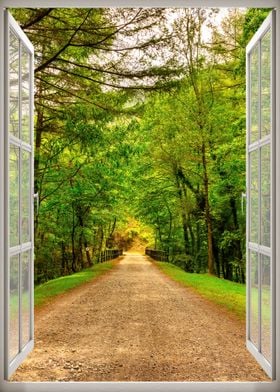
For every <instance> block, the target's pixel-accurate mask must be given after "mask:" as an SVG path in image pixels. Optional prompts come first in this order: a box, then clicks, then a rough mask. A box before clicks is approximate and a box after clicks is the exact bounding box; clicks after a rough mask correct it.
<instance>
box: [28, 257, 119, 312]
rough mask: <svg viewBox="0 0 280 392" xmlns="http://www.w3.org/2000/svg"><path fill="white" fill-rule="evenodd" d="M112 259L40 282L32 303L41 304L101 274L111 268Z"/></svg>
mask: <svg viewBox="0 0 280 392" xmlns="http://www.w3.org/2000/svg"><path fill="white" fill-rule="evenodd" d="M114 264H115V262H114V261H107V262H106V263H101V264H95V265H94V266H93V267H91V268H87V269H84V270H83V271H80V272H77V273H75V274H72V275H67V276H62V277H60V278H57V279H52V280H49V281H48V282H46V283H43V284H40V285H39V286H36V287H35V290H34V304H35V306H41V305H44V304H45V303H47V302H48V301H49V300H50V299H52V298H53V297H55V296H57V295H59V294H63V293H65V292H66V291H68V290H71V289H73V288H74V287H78V286H80V285H81V284H83V283H87V282H89V281H91V280H92V279H95V278H97V277H98V276H101V275H103V274H104V273H106V272H107V271H109V270H111V269H112V268H113V266H114Z"/></svg>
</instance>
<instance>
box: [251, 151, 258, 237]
mask: <svg viewBox="0 0 280 392" xmlns="http://www.w3.org/2000/svg"><path fill="white" fill-rule="evenodd" d="M258 155H259V152H258V151H257V150H256V151H253V152H251V153H250V242H254V243H258V232H259V217H258V214H259V199H258V197H259V184H258V161H259V159H258Z"/></svg>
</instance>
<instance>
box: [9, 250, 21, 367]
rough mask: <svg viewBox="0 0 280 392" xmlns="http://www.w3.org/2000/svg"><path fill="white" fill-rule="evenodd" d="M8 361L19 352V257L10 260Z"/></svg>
mask: <svg viewBox="0 0 280 392" xmlns="http://www.w3.org/2000/svg"><path fill="white" fill-rule="evenodd" d="M9 311H10V320H9V321H10V322H9V360H10V362H11V360H12V359H13V358H14V357H15V356H16V355H17V353H18V352H19V256H18V255H17V256H13V257H11V258H10V302H9Z"/></svg>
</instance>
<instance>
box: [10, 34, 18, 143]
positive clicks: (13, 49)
mask: <svg viewBox="0 0 280 392" xmlns="http://www.w3.org/2000/svg"><path fill="white" fill-rule="evenodd" d="M9 85H10V93H9V113H10V117H9V118H10V121H9V132H10V133H11V134H12V135H14V136H16V137H19V40H18V38H17V37H16V35H15V34H14V33H13V32H12V31H11V30H10V46H9Z"/></svg>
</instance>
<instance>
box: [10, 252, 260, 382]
mask: <svg viewBox="0 0 280 392" xmlns="http://www.w3.org/2000/svg"><path fill="white" fill-rule="evenodd" d="M35 317H36V318H35V325H36V331H35V336H36V344H35V349H34V351H33V353H32V354H31V355H30V356H29V357H28V359H27V360H26V361H25V362H24V364H23V365H22V366H21V367H20V368H19V369H18V371H17V372H16V373H15V375H14V376H13V378H12V380H16V381H54V380H59V381H235V380H240V381H245V380H249V381H256V380H267V378H266V376H265V374H264V372H263V371H262V370H261V369H260V367H259V366H258V365H257V363H256V362H255V361H254V359H253V358H252V356H251V355H250V354H249V353H248V352H247V350H246V348H245V328H244V325H241V324H240V322H239V321H237V320H235V319H234V318H233V317H232V316H231V315H229V314H228V313H226V312H225V311H223V310H221V309H220V308H218V307H217V306H215V305H212V304H211V303H209V302H208V301H206V300H204V299H203V298H201V297H200V296H199V295H196V294H195V293H194V292H193V291H191V290H189V289H186V288H185V287H182V286H180V285H179V284H178V283H175V282H173V281H172V280H170V279H169V278H168V277H166V276H165V275H164V274H163V273H162V272H160V271H159V270H158V269H157V267H156V266H154V265H153V264H152V263H151V262H150V261H148V259H147V258H146V257H144V256H140V255H126V256H125V257H124V258H123V259H122V260H121V261H120V263H119V264H118V265H117V266H116V267H115V268H114V269H113V270H112V271H111V272H109V273H108V274H106V276H103V277H101V278H100V279H97V280H96V281H93V282H91V283H89V284H86V285H84V286H82V287H80V288H77V289H74V290H72V291H71V292H70V293H67V294H65V295H63V296H61V297H59V298H57V299H56V300H54V301H53V302H52V303H51V304H50V305H48V306H46V307H44V308H42V309H40V310H39V311H37V312H36V314H35Z"/></svg>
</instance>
